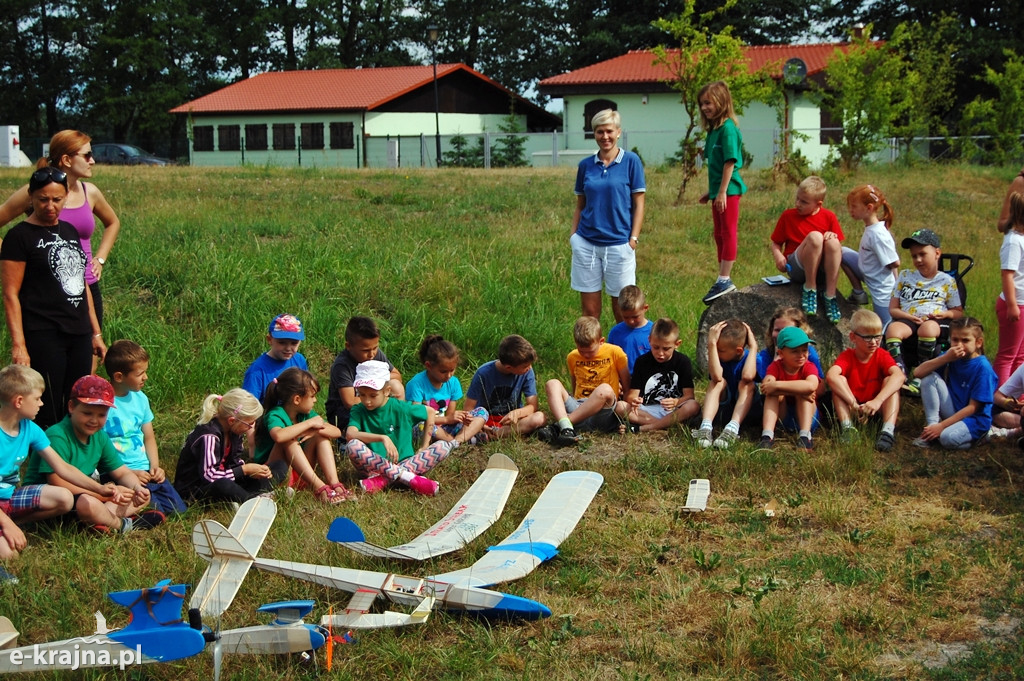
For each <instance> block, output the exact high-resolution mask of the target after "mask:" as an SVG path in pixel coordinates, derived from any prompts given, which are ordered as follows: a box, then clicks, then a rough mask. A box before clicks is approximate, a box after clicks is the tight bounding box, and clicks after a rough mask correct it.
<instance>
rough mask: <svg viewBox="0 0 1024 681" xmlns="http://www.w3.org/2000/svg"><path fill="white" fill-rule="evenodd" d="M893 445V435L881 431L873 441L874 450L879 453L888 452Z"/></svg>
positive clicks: (894, 439)
mask: <svg viewBox="0 0 1024 681" xmlns="http://www.w3.org/2000/svg"><path fill="white" fill-rule="evenodd" d="M895 444H896V438H895V437H893V434H892V433H886V432H885V431H882V432H881V433H880V434H879V436H878V439H877V440H875V449H877V450H878V451H880V452H888V451H890V450H891V449H892V448H893V445H895Z"/></svg>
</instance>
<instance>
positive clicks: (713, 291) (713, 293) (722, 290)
mask: <svg viewBox="0 0 1024 681" xmlns="http://www.w3.org/2000/svg"><path fill="white" fill-rule="evenodd" d="M735 290H736V284H734V283H732V279H726V280H725V281H722V280H718V281H716V282H715V283H714V284H712V285H711V288H710V289H709V290H708V292H707V295H705V296H704V297H703V298H702V299H701V300H703V301H704V304H705V305H710V304H711V302H712V301H714V300H715V299H717V298H721V297H722V296H724V295H725V294H726V293H732V292H733V291H735Z"/></svg>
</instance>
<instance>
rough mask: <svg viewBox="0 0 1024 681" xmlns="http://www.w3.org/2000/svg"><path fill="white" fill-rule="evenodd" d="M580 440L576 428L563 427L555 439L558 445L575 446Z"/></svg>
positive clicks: (555, 443)
mask: <svg viewBox="0 0 1024 681" xmlns="http://www.w3.org/2000/svg"><path fill="white" fill-rule="evenodd" d="M556 427H557V426H556ZM579 442H580V436H579V435H577V434H576V430H575V429H573V428H562V430H561V431H560V432H559V433H558V436H557V437H555V439H554V445H555V446H556V447H575V446H576V445H578V444H579Z"/></svg>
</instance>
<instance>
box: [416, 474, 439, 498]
mask: <svg viewBox="0 0 1024 681" xmlns="http://www.w3.org/2000/svg"><path fill="white" fill-rule="evenodd" d="M409 488H410V489H411V490H412V491H413V492H416V494H422V495H423V496H425V497H432V496H434V495H435V494H437V490H439V489H441V486H440V485H439V484H437V483H436V482H434V481H433V480H431V479H430V478H424V477H423V476H422V475H417V476H416V477H415V478H413V479H412V480H410V481H409Z"/></svg>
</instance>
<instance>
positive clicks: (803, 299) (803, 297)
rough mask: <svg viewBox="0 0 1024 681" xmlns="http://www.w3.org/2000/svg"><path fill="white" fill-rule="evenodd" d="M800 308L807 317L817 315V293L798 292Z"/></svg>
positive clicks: (805, 290) (804, 290)
mask: <svg viewBox="0 0 1024 681" xmlns="http://www.w3.org/2000/svg"><path fill="white" fill-rule="evenodd" d="M800 307H801V308H803V311H804V312H805V313H807V314H809V315H811V314H818V292H817V291H808V290H807V289H803V290H801V292H800Z"/></svg>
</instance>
